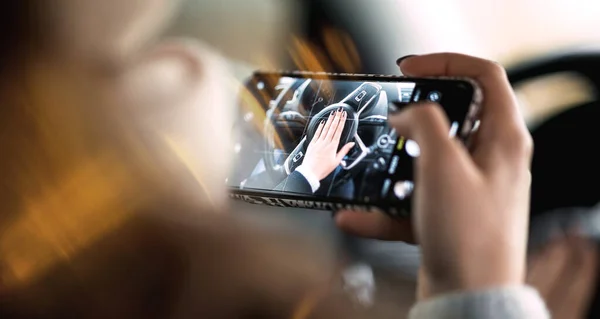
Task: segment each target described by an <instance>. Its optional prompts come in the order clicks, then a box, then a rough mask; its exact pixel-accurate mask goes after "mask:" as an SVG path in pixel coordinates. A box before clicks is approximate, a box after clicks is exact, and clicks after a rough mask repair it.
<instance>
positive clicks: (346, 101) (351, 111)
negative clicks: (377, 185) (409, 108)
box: [265, 80, 386, 187]
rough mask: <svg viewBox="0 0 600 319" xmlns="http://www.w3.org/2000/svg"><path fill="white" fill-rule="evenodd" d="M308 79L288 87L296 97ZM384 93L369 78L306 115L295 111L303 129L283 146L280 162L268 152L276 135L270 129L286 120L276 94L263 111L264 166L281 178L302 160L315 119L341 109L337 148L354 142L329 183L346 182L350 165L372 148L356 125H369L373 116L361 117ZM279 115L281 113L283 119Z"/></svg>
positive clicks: (367, 159) (315, 122)
mask: <svg viewBox="0 0 600 319" xmlns="http://www.w3.org/2000/svg"><path fill="white" fill-rule="evenodd" d="M308 81H310V80H307V81H306V82H304V83H305V84H302V85H300V86H297V88H294V87H293V86H292V87H290V89H294V90H296V91H295V92H296V93H295V95H298V96H297V97H298V98H299V100H302V99H301V97H302V96H303V95H305V94H307V93H306V91H305V90H307V89H308V86H309V85H308V84H306V83H307V82H308ZM298 82H302V81H298ZM303 87H304V88H303ZM384 93H385V92H384V91H382V87H381V86H380V85H379V84H377V83H372V82H364V83H362V84H361V85H360V86H359V87H358V88H357V89H355V90H354V91H352V92H351V93H350V94H348V95H347V96H346V97H344V98H343V99H342V100H340V101H339V102H337V103H333V104H331V105H329V106H326V107H325V108H324V109H322V110H321V111H320V112H319V113H317V114H315V115H314V116H312V117H311V118H310V119H309V118H308V117H307V116H306V115H302V114H300V115H296V116H301V117H302V119H303V121H304V122H305V123H308V125H307V126H306V131H305V132H304V134H303V136H302V139H301V140H300V142H299V143H298V144H297V145H296V146H295V147H294V148H293V149H292V150H289V151H288V150H284V152H285V153H286V159H285V161H284V163H283V165H281V164H278V163H274V161H273V156H272V154H273V152H274V150H275V148H276V147H275V145H276V137H275V134H273V133H275V132H276V131H278V130H275V129H274V128H276V127H281V126H285V125H288V124H287V121H288V120H287V119H286V118H285V117H286V115H288V111H286V112H282V110H283V108H284V107H285V106H286V101H284V100H283V99H280V98H278V99H277V100H276V101H275V103H274V104H273V105H272V106H271V108H270V109H269V111H268V112H267V118H266V120H265V132H266V147H265V148H266V149H265V163H266V170H267V171H270V172H271V174H272V176H274V177H276V178H278V179H283V178H285V177H286V176H288V175H290V174H291V173H292V172H294V170H295V169H296V168H297V167H298V166H300V164H301V163H302V160H303V159H304V155H305V154H306V149H307V147H308V145H309V144H310V142H311V141H312V139H313V137H314V135H315V133H316V130H317V127H318V125H319V123H320V122H321V121H322V120H326V119H327V117H328V116H329V114H330V113H331V112H332V111H333V110H337V109H343V110H344V111H346V112H347V114H348V116H347V122H346V125H345V126H344V130H343V131H342V136H341V138H340V144H339V146H338V150H339V149H341V148H342V147H343V146H344V145H346V144H347V143H349V142H352V141H354V142H355V143H356V146H355V147H354V148H353V149H352V150H351V151H350V153H349V154H348V155H347V156H346V158H345V159H344V160H343V161H342V162H341V163H340V166H341V168H342V170H341V172H340V173H339V174H338V175H337V176H336V180H335V181H334V183H333V187H336V186H338V185H341V184H343V183H345V182H347V181H348V180H349V179H351V178H352V176H353V175H354V174H355V173H356V172H355V170H353V169H354V168H356V167H357V166H358V165H359V164H360V163H361V162H363V161H369V159H370V155H371V154H372V152H371V150H370V148H369V147H368V146H367V145H365V143H364V142H363V140H362V139H361V137H360V136H359V134H358V127H359V126H360V125H361V124H362V123H365V124H366V123H369V125H373V121H374V119H373V116H369V117H368V118H365V117H364V115H365V114H368V112H369V111H370V110H371V109H372V108H373V107H374V106H375V105H376V102H377V100H378V98H379V97H380V96H381V95H382V94H384ZM282 94H283V93H282ZM282 94H281V95H282ZM281 95H280V97H281ZM295 98H296V97H295ZM298 103H300V102H298ZM282 116H283V117H284V118H283V120H282ZM380 120H381V122H382V123H385V121H386V119H385V118H382V119H380Z"/></svg>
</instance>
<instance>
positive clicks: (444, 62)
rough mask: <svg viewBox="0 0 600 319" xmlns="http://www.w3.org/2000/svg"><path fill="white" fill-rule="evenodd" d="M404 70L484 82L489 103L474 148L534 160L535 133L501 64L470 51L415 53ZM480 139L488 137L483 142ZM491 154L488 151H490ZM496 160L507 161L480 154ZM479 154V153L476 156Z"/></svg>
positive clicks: (486, 99)
mask: <svg viewBox="0 0 600 319" xmlns="http://www.w3.org/2000/svg"><path fill="white" fill-rule="evenodd" d="M400 68H401V70H402V72H403V73H404V74H406V75H409V76H416V77H424V76H460V77H468V78H472V79H475V80H476V81H477V82H478V83H479V84H480V86H481V89H482V91H483V96H484V97H485V101H486V102H485V103H484V105H483V109H482V112H481V117H480V120H481V126H480V129H479V131H478V133H477V135H478V138H477V139H476V140H475V141H474V145H473V147H474V149H475V150H477V149H478V148H480V147H483V148H485V149H486V150H485V151H484V153H489V152H490V151H492V149H494V148H501V150H500V151H499V152H498V154H500V155H502V156H503V157H506V156H512V155H516V156H513V157H515V158H519V159H522V160H524V161H525V162H527V164H528V162H529V161H530V157H531V151H532V150H531V149H532V143H531V137H530V135H529V132H528V130H527V127H526V125H525V122H524V120H523V117H522V115H521V112H520V110H519V108H518V103H517V101H516V97H515V95H514V93H513V90H512V87H511V85H510V83H509V82H508V78H507V76H506V72H505V70H504V68H502V67H501V66H500V65H499V64H497V63H494V62H491V61H487V60H484V59H479V58H475V57H471V56H467V55H462V54H455V53H438V54H429V55H422V56H414V57H409V58H407V59H404V60H402V61H401V63H400ZM480 141H484V142H483V143H482V142H480ZM486 155H487V154H486ZM480 157H481V158H484V159H486V160H491V161H492V162H493V163H483V164H486V165H492V164H494V163H498V162H500V163H504V162H505V161H504V160H503V158H502V157H501V158H500V159H498V158H497V156H480ZM476 158H477V156H476Z"/></svg>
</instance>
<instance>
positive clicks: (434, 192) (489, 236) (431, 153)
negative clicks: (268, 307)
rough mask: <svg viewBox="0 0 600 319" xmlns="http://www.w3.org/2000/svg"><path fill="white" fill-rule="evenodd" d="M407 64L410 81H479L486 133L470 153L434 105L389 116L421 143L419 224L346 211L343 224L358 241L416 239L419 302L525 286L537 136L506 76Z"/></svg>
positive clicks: (460, 62)
mask: <svg viewBox="0 0 600 319" xmlns="http://www.w3.org/2000/svg"><path fill="white" fill-rule="evenodd" d="M400 67H401V70H402V72H403V73H404V74H407V75H409V76H419V77H421V76H423V77H424V76H468V77H471V78H473V79H476V80H477V81H478V82H479V83H480V85H481V87H482V90H483V94H484V95H485V96H486V99H485V102H484V104H483V106H482V113H481V128H480V129H479V131H478V132H477V133H476V135H475V136H474V139H473V144H472V145H471V146H470V150H468V149H467V148H466V147H465V146H464V145H463V144H461V143H459V142H457V141H456V140H454V139H449V138H448V135H447V134H448V133H447V132H448V129H449V126H450V125H449V123H448V119H447V117H446V116H445V114H444V112H443V111H442V109H441V108H440V107H439V106H437V105H435V104H427V105H413V106H410V107H409V108H407V109H405V110H404V111H403V112H400V114H398V115H393V116H391V117H390V123H391V124H392V126H393V127H394V128H395V129H396V130H397V131H398V132H399V133H400V134H402V135H403V136H406V137H407V138H410V139H413V140H415V141H416V142H417V143H418V144H419V146H420V153H421V154H420V156H419V158H417V159H416V162H415V185H416V189H415V193H414V196H413V207H412V208H413V209H412V221H406V220H405V221H399V220H393V219H391V218H389V217H388V216H385V215H383V214H377V213H370V214H367V213H361V212H353V211H340V212H339V213H338V214H337V215H336V222H337V224H338V225H339V227H341V228H342V229H344V230H347V231H349V232H351V233H354V234H356V235H359V236H364V237H371V238H380V239H391V240H416V241H417V242H418V243H419V245H420V247H421V249H422V254H423V257H422V272H421V278H420V284H419V288H420V292H419V295H420V297H421V298H429V297H432V296H436V295H439V294H443V293H447V292H451V291H465V290H467V291H469V290H478V289H484V288H487V287H496V286H506V285H520V284H523V280H524V278H525V257H526V243H527V229H528V219H529V213H528V209H529V188H530V183H531V174H530V173H529V166H530V161H531V155H532V140H531V137H530V135H529V132H528V130H527V128H526V126H525V123H524V120H523V119H522V117H521V115H520V113H519V107H518V104H517V102H516V98H515V96H514V93H513V91H512V88H511V86H510V84H509V82H508V80H507V78H506V75H505V72H504V70H503V69H502V68H501V67H500V66H499V65H497V64H495V63H493V62H490V61H486V60H482V59H478V58H473V57H469V56H464V55H459V54H432V55H424V56H415V57H411V58H408V59H405V60H403V61H402V63H401V65H400ZM411 224H412V225H411ZM411 229H412V230H414V234H415V237H414V238H413V237H412V232H411Z"/></svg>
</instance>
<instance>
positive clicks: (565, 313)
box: [549, 238, 598, 318]
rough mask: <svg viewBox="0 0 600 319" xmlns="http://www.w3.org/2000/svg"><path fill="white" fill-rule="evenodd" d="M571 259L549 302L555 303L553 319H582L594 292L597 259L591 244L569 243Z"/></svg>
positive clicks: (577, 239) (575, 240)
mask: <svg viewBox="0 0 600 319" xmlns="http://www.w3.org/2000/svg"><path fill="white" fill-rule="evenodd" d="M568 247H569V250H570V252H571V256H570V257H571V258H570V260H569V263H568V264H569V267H567V268H566V269H564V271H563V273H562V276H561V280H560V281H559V283H558V285H557V287H556V289H554V291H553V293H552V296H551V297H550V298H549V299H550V300H552V301H554V302H556V303H557V304H558V305H560V307H556V309H555V310H556V311H555V313H554V315H555V317H556V318H583V317H584V315H585V312H586V311H587V307H588V305H589V302H590V299H591V296H592V293H593V291H594V289H595V284H596V275H597V267H598V255H597V251H596V247H595V246H594V244H593V243H591V242H589V241H587V240H585V239H583V238H571V239H570V240H569V246H568Z"/></svg>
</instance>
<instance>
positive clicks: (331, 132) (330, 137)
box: [325, 109, 342, 141]
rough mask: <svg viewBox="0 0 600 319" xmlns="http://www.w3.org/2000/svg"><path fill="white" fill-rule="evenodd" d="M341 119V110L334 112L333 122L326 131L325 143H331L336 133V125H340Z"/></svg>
mask: <svg viewBox="0 0 600 319" xmlns="http://www.w3.org/2000/svg"><path fill="white" fill-rule="evenodd" d="M341 117H342V109H338V110H336V111H335V115H334V116H333V120H332V122H331V126H330V127H329V130H328V131H327V136H325V141H333V136H334V135H335V132H336V131H337V128H338V125H339V124H340V119H341Z"/></svg>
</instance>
